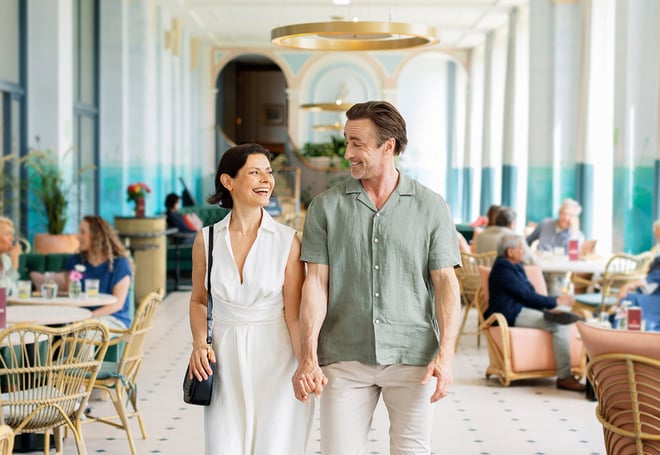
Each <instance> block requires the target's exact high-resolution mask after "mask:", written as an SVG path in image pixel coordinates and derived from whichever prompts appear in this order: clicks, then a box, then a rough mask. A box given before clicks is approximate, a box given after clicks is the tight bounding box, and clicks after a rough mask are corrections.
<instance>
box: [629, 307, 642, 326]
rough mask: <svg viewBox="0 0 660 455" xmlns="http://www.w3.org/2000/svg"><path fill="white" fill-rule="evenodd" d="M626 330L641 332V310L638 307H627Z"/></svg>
mask: <svg viewBox="0 0 660 455" xmlns="http://www.w3.org/2000/svg"><path fill="white" fill-rule="evenodd" d="M627 320H628V327H627V328H628V330H642V308H641V307H638V306H631V307H628V316H627Z"/></svg>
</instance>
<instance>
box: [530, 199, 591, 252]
mask: <svg viewBox="0 0 660 455" xmlns="http://www.w3.org/2000/svg"><path fill="white" fill-rule="evenodd" d="M581 212H582V207H581V206H580V204H578V202H577V201H575V200H573V199H566V200H564V202H563V203H562V204H561V207H560V208H559V218H557V219H556V220H555V219H552V218H546V219H544V220H542V221H541V222H540V223H539V224H537V225H536V227H535V228H534V230H533V231H532V233H531V234H529V235H528V236H527V244H528V245H531V244H532V243H533V242H534V241H535V240H538V241H539V243H538V249H539V250H540V251H553V250H554V249H555V248H559V247H560V248H564V254H566V252H567V251H568V250H567V247H568V241H569V240H570V239H571V238H574V239H577V240H578V243H579V245H582V242H584V234H583V233H582V231H580V228H579V224H580V219H579V218H578V217H579V216H580V213H581Z"/></svg>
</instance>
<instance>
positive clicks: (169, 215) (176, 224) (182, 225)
mask: <svg viewBox="0 0 660 455" xmlns="http://www.w3.org/2000/svg"><path fill="white" fill-rule="evenodd" d="M180 199H181V198H180V197H179V195H178V194H176V193H170V194H168V195H167V197H166V198H165V209H166V210H165V216H166V220H167V227H171V228H177V229H178V230H179V232H178V233H177V234H183V235H178V236H177V235H174V236H173V242H174V243H182V244H192V243H193V240H194V239H195V237H194V236H193V235H192V234H194V233H195V232H197V231H196V230H195V229H191V228H190V227H189V226H188V223H186V220H185V219H184V218H183V215H181V214H180V213H179V200H180Z"/></svg>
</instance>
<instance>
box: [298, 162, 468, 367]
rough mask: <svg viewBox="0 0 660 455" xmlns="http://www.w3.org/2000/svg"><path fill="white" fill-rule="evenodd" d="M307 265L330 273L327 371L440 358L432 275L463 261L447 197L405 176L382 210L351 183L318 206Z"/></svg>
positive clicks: (323, 344) (324, 332)
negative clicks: (345, 364)
mask: <svg viewBox="0 0 660 455" xmlns="http://www.w3.org/2000/svg"><path fill="white" fill-rule="evenodd" d="M301 259H302V260H303V261H305V262H308V263H315V264H325V265H328V266H329V268H330V278H329V299H328V311H327V316H326V318H325V322H324V323H323V326H322V328H321V333H320V336H319V348H318V355H319V363H320V364H321V365H327V364H330V363H333V362H338V361H350V360H355V361H359V362H362V363H365V364H369V365H391V364H408V365H427V364H428V363H429V362H430V361H431V359H432V358H433V356H434V355H435V354H436V353H437V351H438V340H439V338H438V337H439V333H438V324H437V321H436V317H435V308H434V301H435V299H434V294H433V283H432V281H431V275H430V271H431V270H437V269H441V268H445V267H454V266H456V265H459V264H460V262H461V260H460V254H459V251H458V240H457V236H456V227H455V225H454V223H453V221H452V219H451V216H450V214H449V209H448V207H447V204H446V203H445V201H444V199H443V198H442V197H441V196H439V195H438V194H436V193H434V192H433V191H431V190H430V189H428V188H426V187H425V186H423V185H421V184H420V183H418V182H416V181H414V180H412V179H410V178H408V177H406V176H405V175H403V174H402V173H399V183H398V185H397V187H396V189H395V190H394V192H393V193H392V195H391V196H390V197H389V199H388V200H387V202H386V203H385V205H384V206H383V207H382V208H381V209H380V210H377V209H376V207H375V206H374V205H373V203H372V202H371V200H370V199H369V197H368V196H367V194H366V192H365V191H364V189H363V188H362V184H361V183H360V181H359V180H355V179H352V178H349V179H347V180H346V181H343V182H341V183H339V184H337V185H335V186H334V187H332V188H330V189H328V190H327V191H325V192H323V193H321V194H320V195H318V196H317V197H316V198H314V200H313V201H312V202H311V204H310V206H309V208H308V210H307V216H306V218H305V228H304V234H303V242H302V253H301Z"/></svg>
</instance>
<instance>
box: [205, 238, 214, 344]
mask: <svg viewBox="0 0 660 455" xmlns="http://www.w3.org/2000/svg"><path fill="white" fill-rule="evenodd" d="M208 244H209V248H208V254H207V255H206V263H207V270H206V344H208V345H210V344H211V343H212V342H213V296H212V295H211V266H212V265H213V225H210V226H209V241H208Z"/></svg>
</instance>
